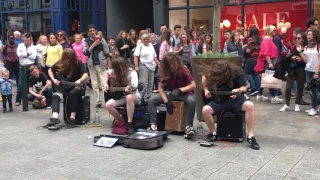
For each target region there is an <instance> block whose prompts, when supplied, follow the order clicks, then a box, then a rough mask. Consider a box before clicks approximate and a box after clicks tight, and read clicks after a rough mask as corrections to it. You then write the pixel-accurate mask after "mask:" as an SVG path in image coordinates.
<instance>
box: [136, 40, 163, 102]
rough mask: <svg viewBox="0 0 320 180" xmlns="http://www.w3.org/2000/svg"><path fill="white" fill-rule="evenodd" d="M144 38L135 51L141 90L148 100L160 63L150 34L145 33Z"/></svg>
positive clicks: (144, 97)
mask: <svg viewBox="0 0 320 180" xmlns="http://www.w3.org/2000/svg"><path fill="white" fill-rule="evenodd" d="M142 40H143V41H142V43H141V44H138V46H137V48H136V50H135V52H134V66H135V70H136V71H137V72H138V73H139V84H142V86H143V89H142V91H141V92H140V94H141V99H142V100H144V101H145V102H147V101H148V99H149V98H150V97H151V93H152V89H153V81H154V71H155V69H156V66H157V65H158V66H160V63H159V61H158V59H157V54H156V52H155V50H154V48H153V46H152V44H151V43H150V34H143V35H142ZM139 59H140V60H139Z"/></svg>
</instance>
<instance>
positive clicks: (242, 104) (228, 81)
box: [202, 61, 260, 150]
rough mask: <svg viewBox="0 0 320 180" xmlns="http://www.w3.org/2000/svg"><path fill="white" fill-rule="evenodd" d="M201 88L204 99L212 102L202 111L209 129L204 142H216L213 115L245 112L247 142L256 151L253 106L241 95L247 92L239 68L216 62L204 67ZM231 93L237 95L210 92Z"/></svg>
mask: <svg viewBox="0 0 320 180" xmlns="http://www.w3.org/2000/svg"><path fill="white" fill-rule="evenodd" d="M202 86H203V89H204V94H205V97H206V98H212V101H211V102H210V103H209V104H207V105H205V106H204V107H203V109H202V115H203V119H204V120H205V122H206V124H207V126H208V127H209V129H210V134H208V135H207V139H206V141H208V142H213V141H215V140H216V130H215V126H214V119H213V116H212V115H213V114H220V113H221V112H222V111H232V112H235V113H239V112H240V111H244V112H245V120H246V123H247V126H248V137H247V142H248V143H249V144H250V146H251V148H252V149H255V150H258V149H259V148H260V147H259V144H258V143H257V141H256V139H255V137H254V133H253V132H254V105H253V103H252V102H250V101H248V100H246V98H245V97H244V96H242V95H240V94H241V93H245V92H247V88H246V86H247V83H246V80H245V78H244V75H243V72H242V70H241V69H240V68H236V67H233V66H231V65H229V64H227V62H226V61H218V62H217V63H215V64H213V65H212V66H208V67H205V72H204V75H203V76H202ZM213 90H215V91H231V92H233V93H237V94H239V95H232V96H218V95H213V94H211V93H210V91H213Z"/></svg>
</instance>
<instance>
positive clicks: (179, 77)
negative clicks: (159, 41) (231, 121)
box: [148, 53, 196, 138]
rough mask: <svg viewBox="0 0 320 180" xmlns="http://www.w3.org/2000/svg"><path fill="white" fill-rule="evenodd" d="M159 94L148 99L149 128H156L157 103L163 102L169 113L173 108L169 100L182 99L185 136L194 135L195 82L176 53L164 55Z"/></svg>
mask: <svg viewBox="0 0 320 180" xmlns="http://www.w3.org/2000/svg"><path fill="white" fill-rule="evenodd" d="M164 83H166V84H167V86H168V90H169V91H170V93H168V94H167V93H166V92H165V90H164ZM158 84H159V86H158V88H159V95H157V96H154V97H152V98H150V99H149V101H148V108H149V114H150V122H151V129H152V130H157V105H159V104H161V103H164V104H165V105H166V107H167V112H168V113H169V114H172V113H173V109H174V108H175V107H174V105H173V104H172V102H171V101H173V100H178V101H183V102H184V103H185V104H186V105H187V108H188V109H187V126H186V129H185V137H186V138H191V137H192V136H194V135H195V132H194V130H193V117H194V114H195V106H196V100H195V96H194V94H193V92H192V90H194V89H195V88H196V84H195V82H194V80H193V77H192V75H191V73H190V71H189V70H188V68H187V67H186V66H185V65H184V64H183V62H182V61H181V60H180V59H179V57H178V56H177V55H175V54H174V53H169V54H167V55H165V56H164V58H163V61H162V64H161V68H160V77H159V83H158Z"/></svg>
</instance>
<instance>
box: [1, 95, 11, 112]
mask: <svg viewBox="0 0 320 180" xmlns="http://www.w3.org/2000/svg"><path fill="white" fill-rule="evenodd" d="M7 101H8V103H9V109H12V94H9V95H2V106H3V109H7Z"/></svg>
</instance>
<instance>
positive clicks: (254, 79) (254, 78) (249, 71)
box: [244, 60, 261, 90]
mask: <svg viewBox="0 0 320 180" xmlns="http://www.w3.org/2000/svg"><path fill="white" fill-rule="evenodd" d="M256 65H257V60H247V62H246V64H245V66H244V75H245V76H246V78H247V80H248V81H249V83H250V88H251V89H257V90H259V89H260V86H259V84H260V83H261V82H260V76H259V74H258V73H256V72H255V71H254V67H255V66H256Z"/></svg>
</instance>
